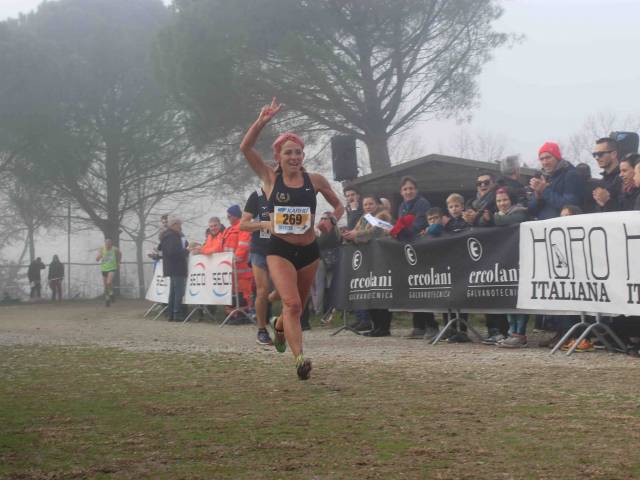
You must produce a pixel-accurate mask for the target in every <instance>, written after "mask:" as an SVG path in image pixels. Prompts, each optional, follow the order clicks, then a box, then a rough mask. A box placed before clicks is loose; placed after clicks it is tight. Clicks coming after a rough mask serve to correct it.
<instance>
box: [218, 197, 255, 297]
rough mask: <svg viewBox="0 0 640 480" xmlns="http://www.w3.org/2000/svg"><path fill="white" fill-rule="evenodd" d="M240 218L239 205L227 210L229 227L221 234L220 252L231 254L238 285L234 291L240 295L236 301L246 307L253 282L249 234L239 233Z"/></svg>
mask: <svg viewBox="0 0 640 480" xmlns="http://www.w3.org/2000/svg"><path fill="white" fill-rule="evenodd" d="M241 217H242V210H240V206H239V205H231V206H230V207H229V208H228V209H227V220H229V227H228V228H226V229H225V230H224V232H222V251H224V252H233V259H234V262H235V264H234V268H235V269H236V272H237V274H238V285H236V287H235V289H234V290H235V292H236V294H239V295H241V297H240V298H239V299H238V305H240V306H247V305H249V304H250V301H251V283H252V281H253V274H252V273H251V267H250V266H249V246H250V244H251V233H249V232H242V231H240V218H241Z"/></svg>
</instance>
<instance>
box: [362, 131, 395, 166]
mask: <svg viewBox="0 0 640 480" xmlns="http://www.w3.org/2000/svg"><path fill="white" fill-rule="evenodd" d="M365 144H366V145H367V151H368V152H369V165H370V166H371V173H376V172H380V171H382V170H384V169H386V168H389V167H390V166H391V158H390V157H389V146H388V145H387V136H386V135H367V137H366V138H365Z"/></svg>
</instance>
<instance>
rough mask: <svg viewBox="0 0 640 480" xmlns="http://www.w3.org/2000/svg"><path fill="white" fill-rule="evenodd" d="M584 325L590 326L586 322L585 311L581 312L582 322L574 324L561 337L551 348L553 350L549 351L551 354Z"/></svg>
mask: <svg viewBox="0 0 640 480" xmlns="http://www.w3.org/2000/svg"><path fill="white" fill-rule="evenodd" d="M584 326H587V327H588V326H589V324H588V323H587V322H586V320H585V316H584V313H581V314H580V323H576V324H575V325H573V326H572V327H571V328H570V329H569V330H568V331H567V333H565V334H564V335H563V336H562V338H561V339H560V341H559V342H558V343H556V344H555V346H554V347H553V348H552V349H551V352H549V355H553V354H554V353H556V352H557V351H558V349H559V348H560V347H561V346H562V345H564V344H565V342H566V341H567V340H569V337H571V335H573V332H575V331H576V330H577V329H578V328H580V327H584Z"/></svg>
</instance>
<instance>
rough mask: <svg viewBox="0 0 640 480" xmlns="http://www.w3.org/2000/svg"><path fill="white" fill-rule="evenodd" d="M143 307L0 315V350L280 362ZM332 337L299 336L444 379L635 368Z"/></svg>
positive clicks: (612, 357) (27, 308)
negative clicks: (72, 349)
mask: <svg viewBox="0 0 640 480" xmlns="http://www.w3.org/2000/svg"><path fill="white" fill-rule="evenodd" d="M147 307H148V304H147V303H146V302H139V301H123V302H119V303H117V304H115V305H114V306H113V307H111V308H109V309H107V308H105V307H104V306H103V305H102V304H101V303H98V302H95V303H94V302H78V303H62V304H56V305H54V304H50V303H43V304H34V305H18V306H10V307H2V308H0V346H2V345H29V344H43V345H67V346H71V345H98V346H104V347H116V348H123V349H127V350H134V351H178V352H187V353H196V352H203V353H204V352H227V353H241V354H251V355H259V356H261V357H262V359H263V360H266V361H270V360H271V359H273V360H276V359H278V361H280V360H279V359H280V358H281V357H279V356H278V355H276V354H275V353H274V351H273V349H271V348H264V347H260V346H258V345H257V344H256V343H255V330H254V328H253V327H251V326H227V327H223V328H220V327H219V326H218V325H215V324H212V323H189V324H180V323H169V322H166V321H161V320H155V321H154V320H152V319H150V318H142V315H143V313H144V311H145V309H146V308H147ZM332 331H333V330H332V329H325V328H322V329H321V328H316V329H314V330H312V331H310V332H305V351H306V353H307V355H308V356H310V357H312V358H313V359H314V360H315V361H321V362H351V363H364V364H367V365H374V364H376V363H380V362H383V363H393V364H400V365H402V364H405V365H407V366H408V367H412V366H415V365H423V366H425V367H426V366H434V367H436V368H437V369H438V371H441V372H442V373H446V371H447V370H449V369H451V368H460V367H461V366H464V367H466V368H469V367H470V366H473V367H474V369H479V370H484V371H490V370H492V369H494V368H496V367H498V368H499V369H500V371H501V372H502V373H503V374H504V373H505V370H514V371H517V372H519V373H522V372H523V371H527V370H529V369H531V368H533V369H535V368H536V367H540V366H546V367H553V366H557V367H565V368H571V369H573V368H575V369H577V370H579V371H589V370H594V369H609V368H612V369H615V370H617V371H619V372H618V373H622V372H620V369H633V370H636V371H637V368H638V366H639V363H638V360H637V359H634V358H630V357H628V356H625V355H620V354H608V353H606V352H594V353H586V354H585V353H582V354H575V355H573V356H571V357H566V356H565V355H564V354H562V353H558V354H556V355H554V356H551V355H549V352H548V350H543V349H540V348H526V349H519V350H516V351H512V350H503V349H498V348H495V347H487V346H484V345H479V344H460V345H450V344H441V345H438V346H431V345H428V344H427V343H426V342H424V341H420V340H406V339H404V338H402V336H401V335H402V334H403V333H405V331H404V330H399V329H396V330H394V331H393V336H392V337H390V338H389V337H387V338H366V337H360V336H356V335H353V334H350V333H346V332H345V333H341V334H339V335H337V336H335V337H332V336H330V333H331V332H332Z"/></svg>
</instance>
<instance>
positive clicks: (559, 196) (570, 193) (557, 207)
mask: <svg viewBox="0 0 640 480" xmlns="http://www.w3.org/2000/svg"><path fill="white" fill-rule="evenodd" d="M584 188H585V181H584V179H583V178H582V177H581V176H580V175H579V174H578V172H577V171H576V167H574V166H573V165H571V164H570V163H569V162H567V161H566V160H561V161H560V163H559V164H558V167H557V168H556V169H555V170H554V172H553V173H552V174H551V175H550V176H549V178H548V179H547V188H545V189H544V191H543V192H542V197H541V198H538V197H537V196H535V195H534V196H533V198H532V199H531V201H530V202H529V212H530V213H531V214H532V215H533V216H535V217H536V218H538V219H539V220H546V219H548V218H556V217H559V216H560V211H561V210H562V207H564V206H565V205H579V204H580V202H581V200H582V199H583V192H584Z"/></svg>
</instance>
